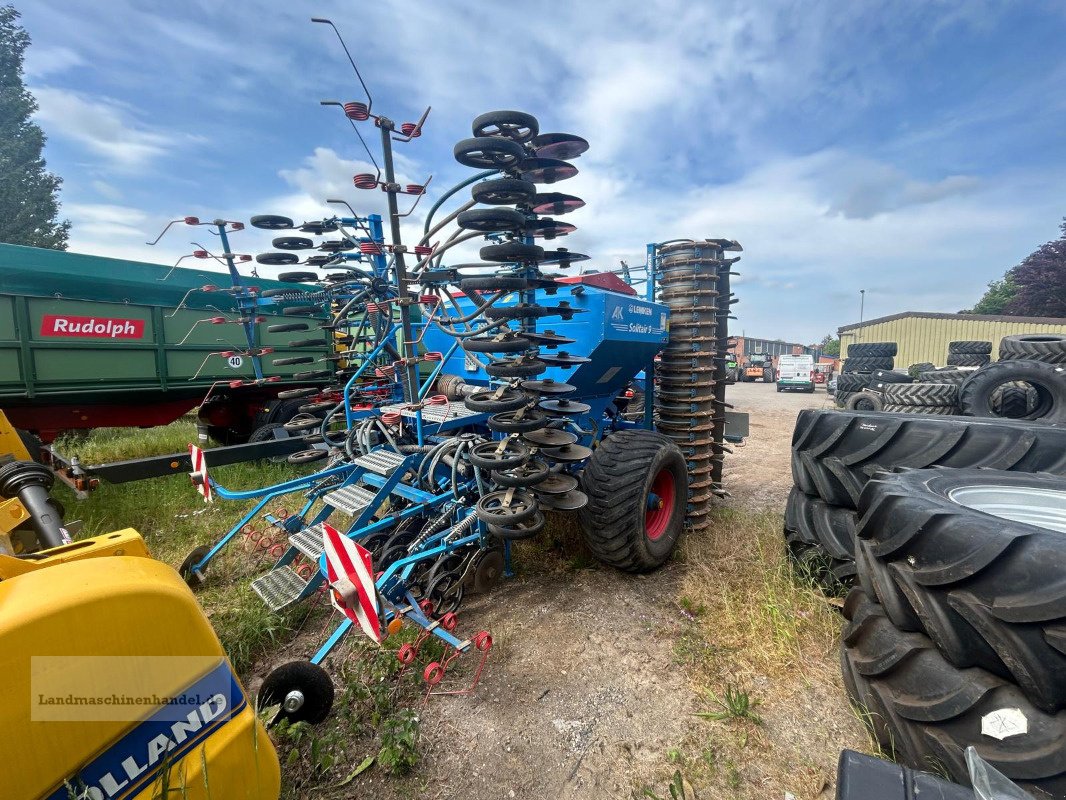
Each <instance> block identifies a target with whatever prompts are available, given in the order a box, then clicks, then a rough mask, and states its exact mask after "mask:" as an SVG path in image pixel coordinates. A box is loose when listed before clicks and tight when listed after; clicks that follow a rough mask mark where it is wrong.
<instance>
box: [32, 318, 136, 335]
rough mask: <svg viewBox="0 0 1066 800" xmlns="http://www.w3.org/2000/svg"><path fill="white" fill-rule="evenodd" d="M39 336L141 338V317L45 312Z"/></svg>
mask: <svg viewBox="0 0 1066 800" xmlns="http://www.w3.org/2000/svg"><path fill="white" fill-rule="evenodd" d="M41 336H60V337H76V338H82V337H87V338H93V339H143V338H144V320H143V319H109V318H107V317H71V316H68V315H66V314H45V315H44V316H43V317H42V318H41Z"/></svg>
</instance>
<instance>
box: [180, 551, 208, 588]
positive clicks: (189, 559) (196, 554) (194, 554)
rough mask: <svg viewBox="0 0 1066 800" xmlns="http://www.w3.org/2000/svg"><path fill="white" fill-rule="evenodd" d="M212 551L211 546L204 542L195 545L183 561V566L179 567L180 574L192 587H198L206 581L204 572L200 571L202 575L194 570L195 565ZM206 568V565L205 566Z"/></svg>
mask: <svg viewBox="0 0 1066 800" xmlns="http://www.w3.org/2000/svg"><path fill="white" fill-rule="evenodd" d="M210 552H211V548H210V546H208V545H206V544H202V545H200V546H199V547H194V548H193V549H192V551H191V552H190V553H189V555H187V556H185V560H184V561H182V562H181V566H180V567H178V574H179V575H181V579H182V580H183V581H185V582H186V583H187V584H188V585H189V586H190V587H192V588H194V589H195V588H196V587H197V586H199V585H200V584H201V583H203V582H204V579H203V577H202V576H203V572H204V570H201V571H200V575H197V574H196V573H195V572H193V571H192V568H193V565H194V564H197V563H199V562H200V561H202V560H203V557H204V556H206V555H207V554H208V553H210ZM204 569H206V567H205V568H204Z"/></svg>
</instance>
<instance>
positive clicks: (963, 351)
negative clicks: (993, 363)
mask: <svg viewBox="0 0 1066 800" xmlns="http://www.w3.org/2000/svg"><path fill="white" fill-rule="evenodd" d="M991 352H992V342H978V341H970V340H966V341H960V342H948V355H978V356H987V355H988V354H989V353H991Z"/></svg>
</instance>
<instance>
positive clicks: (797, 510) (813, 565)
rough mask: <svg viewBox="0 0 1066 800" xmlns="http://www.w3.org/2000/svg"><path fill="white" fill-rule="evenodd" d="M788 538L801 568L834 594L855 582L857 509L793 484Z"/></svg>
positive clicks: (787, 510)
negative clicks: (837, 503)
mask: <svg viewBox="0 0 1066 800" xmlns="http://www.w3.org/2000/svg"><path fill="white" fill-rule="evenodd" d="M785 541H786V542H787V543H788V552H789V555H790V556H791V557H792V559H793V561H794V562H795V563H796V565H797V567H798V568H799V570H800V571H801V572H802V573H804V574H806V575H808V576H810V577H811V578H812V579H814V580H815V581H817V582H818V583H819V584H821V585H822V586H823V587H825V588H826V589H828V590H829V591H830V592H831V593H833V594H839V593H841V590H842V589H846V588H849V587H850V586H851V585H852V584H853V583H854V582H855V512H854V511H853V510H851V509H850V508H840V507H839V506H831V505H829V504H828V503H825V502H823V501H822V500H820V499H818V498H817V497H811V496H810V495H809V494H804V493H803V492H801V491H800V490H799V489H797V488H795V487H793V488H792V492H791V493H790V494H789V496H788V503H787V504H786V505H785Z"/></svg>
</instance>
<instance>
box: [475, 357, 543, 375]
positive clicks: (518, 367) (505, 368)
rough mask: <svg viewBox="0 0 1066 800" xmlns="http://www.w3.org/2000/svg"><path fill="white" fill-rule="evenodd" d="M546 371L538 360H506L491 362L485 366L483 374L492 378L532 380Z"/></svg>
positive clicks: (522, 358)
mask: <svg viewBox="0 0 1066 800" xmlns="http://www.w3.org/2000/svg"><path fill="white" fill-rule="evenodd" d="M546 369H548V365H547V364H546V363H544V362H543V361H541V360H540V359H538V358H525V357H520V358H508V359H501V360H500V361H493V362H492V363H491V364H487V365H486V366H485V372H486V373H487V374H488V375H489V376H491V377H493V378H533V377H536V376H537V375H540V374H541V373H542V372H544V371H545V370H546Z"/></svg>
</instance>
